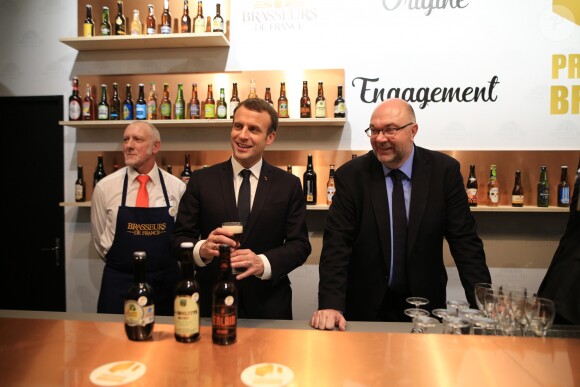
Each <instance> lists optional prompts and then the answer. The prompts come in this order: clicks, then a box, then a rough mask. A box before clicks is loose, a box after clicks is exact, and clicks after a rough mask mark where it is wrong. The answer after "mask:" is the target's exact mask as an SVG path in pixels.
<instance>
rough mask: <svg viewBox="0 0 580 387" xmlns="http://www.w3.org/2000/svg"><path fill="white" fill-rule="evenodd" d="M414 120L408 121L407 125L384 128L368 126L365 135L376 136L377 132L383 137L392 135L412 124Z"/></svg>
mask: <svg viewBox="0 0 580 387" xmlns="http://www.w3.org/2000/svg"><path fill="white" fill-rule="evenodd" d="M413 124H414V122H409V123H408V124H407V125H403V126H399V127H398V128H385V129H375V128H371V127H368V128H366V129H365V133H366V134H367V136H369V137H371V138H373V137H377V136H378V135H379V133H382V134H383V136H385V137H394V136H396V135H397V133H399V132H400V131H401V130H403V129H405V128H406V127H407V126H409V125H413Z"/></svg>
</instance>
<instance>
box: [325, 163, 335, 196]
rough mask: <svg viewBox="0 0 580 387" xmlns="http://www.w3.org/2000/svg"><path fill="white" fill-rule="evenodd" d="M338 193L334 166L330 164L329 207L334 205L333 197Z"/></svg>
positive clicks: (327, 185)
mask: <svg viewBox="0 0 580 387" xmlns="http://www.w3.org/2000/svg"><path fill="white" fill-rule="evenodd" d="M335 192H336V187H335V186H334V164H330V173H329V175H328V182H327V183H326V204H328V205H329V206H330V205H331V204H332V197H333V196H334V193H335Z"/></svg>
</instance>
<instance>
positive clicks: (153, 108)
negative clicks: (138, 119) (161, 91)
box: [147, 82, 157, 120]
mask: <svg viewBox="0 0 580 387" xmlns="http://www.w3.org/2000/svg"><path fill="white" fill-rule="evenodd" d="M147 119H148V120H156V119H157V92H156V91H155V82H150V83H149V97H148V98H147Z"/></svg>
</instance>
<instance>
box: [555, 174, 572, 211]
mask: <svg viewBox="0 0 580 387" xmlns="http://www.w3.org/2000/svg"><path fill="white" fill-rule="evenodd" d="M568 206H570V186H569V185H568V166H567V165H562V172H561V174H560V183H559V184H558V207H568Z"/></svg>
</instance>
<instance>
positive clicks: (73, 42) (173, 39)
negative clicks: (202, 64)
mask: <svg viewBox="0 0 580 387" xmlns="http://www.w3.org/2000/svg"><path fill="white" fill-rule="evenodd" d="M59 40H60V42H61V43H64V44H66V45H67V46H69V47H72V48H74V49H75V50H78V51H115V50H140V49H154V48H155V49H156V48H195V47H229V46H230V42H229V40H228V39H227V38H226V36H225V35H224V34H223V33H222V32H203V33H177V34H168V35H162V34H155V35H124V36H120V35H113V36H89V37H74V38H60V39H59Z"/></svg>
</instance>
